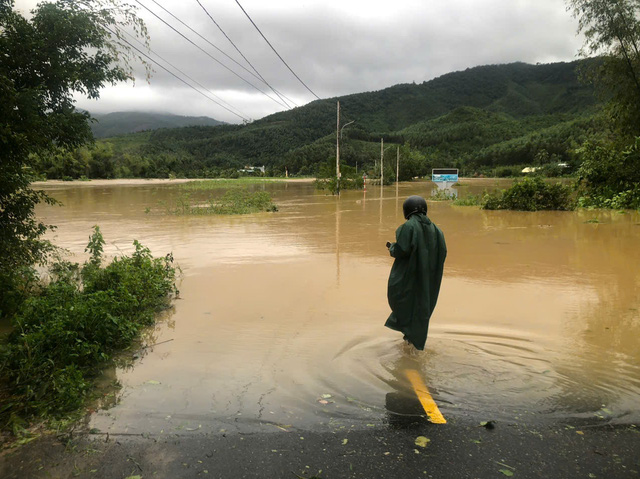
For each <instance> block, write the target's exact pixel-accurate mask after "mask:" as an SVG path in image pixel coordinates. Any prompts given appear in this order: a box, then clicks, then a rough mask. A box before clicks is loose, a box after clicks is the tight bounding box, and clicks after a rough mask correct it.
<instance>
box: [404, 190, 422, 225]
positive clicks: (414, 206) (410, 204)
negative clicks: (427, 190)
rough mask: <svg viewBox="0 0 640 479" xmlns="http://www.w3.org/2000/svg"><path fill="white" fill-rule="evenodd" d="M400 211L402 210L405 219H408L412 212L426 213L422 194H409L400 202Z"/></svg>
mask: <svg viewBox="0 0 640 479" xmlns="http://www.w3.org/2000/svg"><path fill="white" fill-rule="evenodd" d="M402 211H403V212H404V217H405V219H407V220H408V219H409V216H411V215H412V214H414V213H422V214H424V215H426V214H427V202H426V201H425V199H424V198H423V197H422V196H416V195H413V196H409V198H407V199H406V200H404V203H403V204H402Z"/></svg>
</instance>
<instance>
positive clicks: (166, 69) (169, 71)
mask: <svg viewBox="0 0 640 479" xmlns="http://www.w3.org/2000/svg"><path fill="white" fill-rule="evenodd" d="M104 28H105V29H106V30H107V31H108V32H109V33H111V34H112V35H113V36H115V37H116V38H118V39H119V40H120V41H122V42H124V43H126V44H127V45H129V46H130V47H131V48H133V49H134V50H135V51H137V52H138V53H139V54H140V55H142V56H143V57H145V58H146V59H147V60H149V61H150V62H151V63H155V64H156V65H157V66H159V67H160V68H162V69H163V70H164V71H166V72H167V73H169V75H171V76H173V77H174V78H176V79H178V80H180V81H181V82H182V83H184V84H185V85H187V86H188V87H189V88H191V89H192V90H195V91H197V92H198V93H200V94H201V95H202V96H204V97H205V98H206V99H207V100H209V101H212V102H213V103H215V104H216V105H218V106H219V107H221V108H224V109H225V110H227V111H228V112H229V113H232V114H233V115H235V116H237V117H238V118H240V119H242V120H244V121H250V120H249V118H245V117H244V116H242V115H239V114H237V113H236V112H234V111H232V110H230V109H229V108H227V107H226V106H224V105H222V104H221V103H219V102H217V101H216V100H214V99H213V98H211V97H210V96H209V95H207V94H205V93H203V92H201V91H200V90H198V89H197V88H196V87H194V86H193V85H191V84H190V83H189V82H187V81H185V80H184V79H182V78H180V77H179V76H178V75H176V74H175V73H173V72H172V71H171V70H169V69H168V68H166V67H164V66H163V65H161V64H160V63H158V62H156V61H154V60H153V59H152V58H151V57H150V56H149V55H147V54H146V53H144V52H143V51H142V50H140V49H139V48H137V47H136V46H135V45H133V44H132V43H130V42H129V41H127V39H125V38H122V36H120V35H118V34H116V33H115V32H114V31H112V30H111V29H109V27H104Z"/></svg>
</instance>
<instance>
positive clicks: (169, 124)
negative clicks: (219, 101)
mask: <svg viewBox="0 0 640 479" xmlns="http://www.w3.org/2000/svg"><path fill="white" fill-rule="evenodd" d="M91 116H93V117H94V118H95V119H96V120H98V121H97V122H94V123H92V124H91V131H93V136H95V137H96V138H106V137H109V136H118V135H125V134H127V133H137V132H139V131H146V130H157V129H159V128H179V127H183V126H217V125H223V124H224V122H222V121H218V120H214V119H213V118H209V117H207V116H180V115H171V114H169V113H150V112H140V111H120V112H116V113H107V114H99V113H94V114H92V115H91Z"/></svg>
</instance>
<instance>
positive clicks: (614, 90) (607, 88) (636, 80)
mask: <svg viewBox="0 0 640 479" xmlns="http://www.w3.org/2000/svg"><path fill="white" fill-rule="evenodd" d="M568 5H569V8H571V9H572V11H573V15H574V16H575V17H576V18H577V19H578V31H579V32H582V33H583V34H584V36H585V43H584V46H583V48H582V52H581V53H582V54H583V55H584V56H590V55H602V56H603V58H602V60H601V61H598V62H594V63H591V64H590V68H589V69H587V70H586V75H587V77H588V78H589V79H590V80H591V81H593V82H594V83H595V84H596V85H597V86H598V87H599V90H600V92H601V93H602V94H603V96H605V97H606V98H608V100H609V102H608V107H609V108H608V110H609V112H610V115H611V118H612V119H613V120H614V122H615V124H616V126H617V128H618V130H619V131H620V132H621V133H623V134H624V135H626V136H633V135H636V136H637V135H639V134H640V1H638V0H569V1H568Z"/></svg>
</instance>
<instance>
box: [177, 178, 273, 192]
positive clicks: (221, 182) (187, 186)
mask: <svg viewBox="0 0 640 479" xmlns="http://www.w3.org/2000/svg"><path fill="white" fill-rule="evenodd" d="M280 182H282V179H281V178H252V177H245V178H219V179H215V180H195V181H189V182H187V183H182V184H180V185H178V188H180V189H181V190H188V191H209V190H219V189H222V188H240V187H245V186H249V185H262V184H265V183H280Z"/></svg>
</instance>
